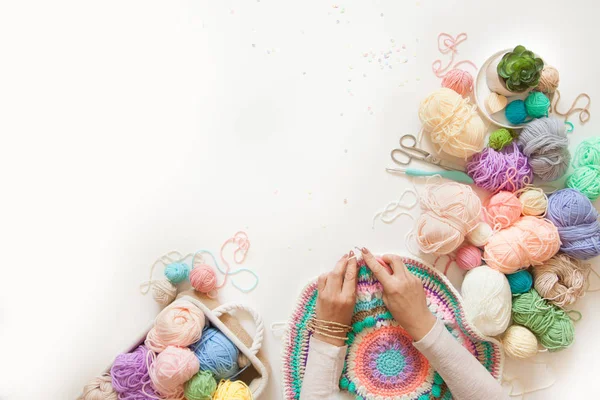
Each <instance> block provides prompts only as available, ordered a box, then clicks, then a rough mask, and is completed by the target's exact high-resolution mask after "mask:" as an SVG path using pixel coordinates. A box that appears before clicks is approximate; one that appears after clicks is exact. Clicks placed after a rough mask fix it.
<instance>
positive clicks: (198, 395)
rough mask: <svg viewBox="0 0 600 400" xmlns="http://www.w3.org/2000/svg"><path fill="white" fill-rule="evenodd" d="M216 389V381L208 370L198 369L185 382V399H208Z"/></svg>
mask: <svg viewBox="0 0 600 400" xmlns="http://www.w3.org/2000/svg"><path fill="white" fill-rule="evenodd" d="M216 390H217V381H216V380H215V378H213V376H212V374H211V373H210V372H209V371H200V372H198V373H197V374H196V375H194V376H193V377H192V379H190V380H189V381H187V382H186V383H185V387H184V394H185V398H186V399H187V400H210V399H212V395H213V394H214V393H215V391H216Z"/></svg>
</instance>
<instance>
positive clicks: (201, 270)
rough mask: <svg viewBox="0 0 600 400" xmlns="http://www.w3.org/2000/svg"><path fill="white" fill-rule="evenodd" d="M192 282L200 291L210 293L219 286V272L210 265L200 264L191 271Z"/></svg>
mask: <svg viewBox="0 0 600 400" xmlns="http://www.w3.org/2000/svg"><path fill="white" fill-rule="evenodd" d="M190 283H191V284H192V287H193V288H194V289H196V290H197V291H199V292H200V293H210V292H212V291H213V290H215V289H216V287H217V274H216V272H215V270H214V268H213V267H211V266H210V265H206V264H200V265H198V266H196V267H194V268H193V269H192V271H191V272H190Z"/></svg>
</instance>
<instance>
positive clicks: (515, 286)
mask: <svg viewBox="0 0 600 400" xmlns="http://www.w3.org/2000/svg"><path fill="white" fill-rule="evenodd" d="M506 279H507V280H508V284H509V285H510V292H511V293H512V294H521V293H525V292H529V289H531V286H532V285H533V277H532V276H531V274H530V273H529V271H527V270H526V269H523V270H521V271H519V272H515V273H514V274H508V275H506Z"/></svg>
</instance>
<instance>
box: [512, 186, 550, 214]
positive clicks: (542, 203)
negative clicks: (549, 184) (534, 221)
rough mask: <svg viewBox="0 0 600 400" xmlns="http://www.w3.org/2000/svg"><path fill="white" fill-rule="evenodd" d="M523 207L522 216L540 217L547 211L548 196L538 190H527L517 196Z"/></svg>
mask: <svg viewBox="0 0 600 400" xmlns="http://www.w3.org/2000/svg"><path fill="white" fill-rule="evenodd" d="M519 201H520V202H521V204H522V205H523V215H533V216H540V215H544V214H546V210H547V209H548V196H546V193H544V191H543V190H542V189H540V188H529V189H526V190H524V191H523V192H522V193H521V194H520V195H519Z"/></svg>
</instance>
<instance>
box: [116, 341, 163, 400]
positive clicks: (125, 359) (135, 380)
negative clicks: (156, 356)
mask: <svg viewBox="0 0 600 400" xmlns="http://www.w3.org/2000/svg"><path fill="white" fill-rule="evenodd" d="M147 361H148V349H147V348H146V347H145V346H138V348H137V349H135V350H134V351H132V352H131V353H124V354H119V355H118V356H117V357H116V358H115V361H114V362H113V365H112V367H111V369H110V376H111V377H112V385H113V388H114V389H115V391H116V392H117V393H118V394H119V400H147V399H148V398H151V397H155V396H156V394H155V391H154V387H153V386H152V382H151V380H150V375H149V374H148V363H147Z"/></svg>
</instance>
